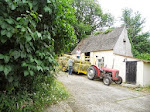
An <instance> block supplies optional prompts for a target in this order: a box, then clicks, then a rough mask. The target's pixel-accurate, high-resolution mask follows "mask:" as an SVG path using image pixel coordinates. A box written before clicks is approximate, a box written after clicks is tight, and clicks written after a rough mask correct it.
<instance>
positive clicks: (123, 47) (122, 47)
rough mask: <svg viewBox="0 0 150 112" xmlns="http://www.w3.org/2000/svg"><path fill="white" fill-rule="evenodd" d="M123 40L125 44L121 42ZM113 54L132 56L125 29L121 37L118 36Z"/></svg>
mask: <svg viewBox="0 0 150 112" xmlns="http://www.w3.org/2000/svg"><path fill="white" fill-rule="evenodd" d="M124 40H125V41H126V42H123V41H124ZM114 53H115V54H119V55H124V56H132V52H131V44H130V41H129V38H128V34H127V30H126V28H124V29H123V31H122V33H121V35H120V36H119V39H118V40H117V42H116V44H115V46H114Z"/></svg>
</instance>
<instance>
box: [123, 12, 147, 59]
mask: <svg viewBox="0 0 150 112" xmlns="http://www.w3.org/2000/svg"><path fill="white" fill-rule="evenodd" d="M122 21H123V22H124V24H125V25H126V28H127V29H128V37H129V39H130V42H131V44H132V52H133V55H134V56H135V57H139V55H142V56H143V55H146V54H147V53H150V41H149V40H148V38H149V37H150V33H149V32H143V27H144V26H143V25H144V23H145V19H143V18H142V17H141V14H140V13H139V12H136V13H134V12H133V11H132V10H131V9H124V10H123V14H122ZM145 57H146V56H145ZM140 58H141V56H140ZM143 59H146V58H143Z"/></svg>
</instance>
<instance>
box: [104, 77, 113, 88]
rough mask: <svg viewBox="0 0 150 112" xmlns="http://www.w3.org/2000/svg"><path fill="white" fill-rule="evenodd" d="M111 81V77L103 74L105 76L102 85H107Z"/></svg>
mask: <svg viewBox="0 0 150 112" xmlns="http://www.w3.org/2000/svg"><path fill="white" fill-rule="evenodd" d="M111 82H112V80H111V77H109V76H105V77H104V78H103V83H104V85H107V86H109V85H110V84H111Z"/></svg>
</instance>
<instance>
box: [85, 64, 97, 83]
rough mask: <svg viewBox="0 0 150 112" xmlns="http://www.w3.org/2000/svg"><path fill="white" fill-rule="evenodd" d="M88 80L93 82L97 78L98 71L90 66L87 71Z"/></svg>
mask: <svg viewBox="0 0 150 112" xmlns="http://www.w3.org/2000/svg"><path fill="white" fill-rule="evenodd" d="M87 76H88V79H90V80H93V79H94V78H95V76H96V69H95V67H94V66H90V67H89V68H88V70H87Z"/></svg>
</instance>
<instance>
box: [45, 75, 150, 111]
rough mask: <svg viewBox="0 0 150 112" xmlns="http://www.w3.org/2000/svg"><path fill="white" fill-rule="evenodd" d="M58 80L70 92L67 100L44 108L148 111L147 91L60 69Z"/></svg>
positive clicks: (52, 109) (149, 99) (149, 102)
mask: <svg viewBox="0 0 150 112" xmlns="http://www.w3.org/2000/svg"><path fill="white" fill-rule="evenodd" d="M58 80H59V81H61V82H62V83H63V84H64V85H65V86H66V88H67V89H68V90H69V92H70V93H71V97H70V98H69V99H68V100H67V101H63V102H60V103H59V104H56V105H53V106H51V107H50V108H49V109H47V111H46V112H150V94H148V93H142V92H136V91H132V90H130V89H127V88H124V87H121V86H116V85H114V84H112V85H110V86H105V85H104V84H103V83H102V81H99V80H94V81H92V80H88V79H87V77H86V76H81V75H68V74H67V73H64V72H60V74H59V75H58Z"/></svg>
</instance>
